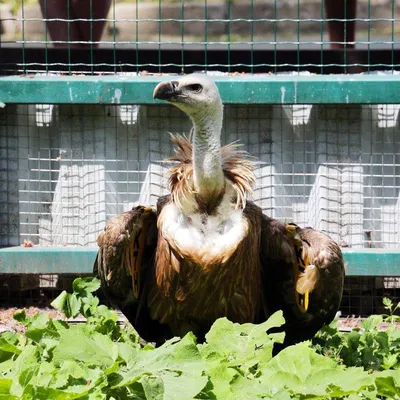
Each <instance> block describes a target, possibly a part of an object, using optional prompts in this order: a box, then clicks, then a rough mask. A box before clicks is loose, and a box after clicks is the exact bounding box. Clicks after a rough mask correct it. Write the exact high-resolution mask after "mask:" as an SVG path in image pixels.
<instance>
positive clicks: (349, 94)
mask: <svg viewBox="0 0 400 400" xmlns="http://www.w3.org/2000/svg"><path fill="white" fill-rule="evenodd" d="M173 78H176V77H174V76H169V77H168V76H162V77H159V76H118V75H116V76H114V75H113V76H35V75H32V76H6V77H0V102H2V103H5V104H10V103H19V104H21V103H28V104H29V103H33V104H40V103H43V102H45V103H47V104H77V103H80V104H157V103H160V101H155V100H153V98H152V93H153V89H154V87H155V86H156V84H157V83H158V82H160V81H162V80H166V79H173ZM213 79H214V80H215V81H216V82H217V85H218V87H219V89H220V92H221V96H222V99H223V101H224V103H226V104H358V103H362V104H380V103H392V104H395V103H400V77H399V76H396V75H309V76H290V75H279V76H274V75H248V76H247V75H246V76H242V75H241V76H215V77H214V78H213Z"/></svg>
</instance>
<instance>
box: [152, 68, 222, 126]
mask: <svg viewBox="0 0 400 400" xmlns="http://www.w3.org/2000/svg"><path fill="white" fill-rule="evenodd" d="M153 98H154V99H159V100H166V101H168V102H169V103H171V104H173V105H175V106H176V107H178V108H180V109H181V110H182V111H183V112H185V113H186V114H187V115H189V117H191V118H192V120H193V121H196V120H197V119H198V118H200V117H201V118H207V117H208V118H211V119H216V118H218V119H222V108H223V106H222V101H221V97H220V95H219V91H218V88H217V85H216V84H215V83H214V82H213V81H212V80H211V79H210V78H208V77H207V76H206V75H201V74H192V75H187V76H184V77H182V78H179V79H177V80H173V81H166V82H161V83H159V84H158V85H157V86H156V88H155V89H154V92H153Z"/></svg>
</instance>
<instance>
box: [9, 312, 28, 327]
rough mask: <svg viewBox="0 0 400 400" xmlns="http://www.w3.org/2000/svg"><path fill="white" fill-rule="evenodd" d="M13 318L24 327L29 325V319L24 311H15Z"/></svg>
mask: <svg viewBox="0 0 400 400" xmlns="http://www.w3.org/2000/svg"><path fill="white" fill-rule="evenodd" d="M13 318H14V319H15V320H16V321H18V322H20V323H21V324H24V325H28V323H29V318H28V317H27V315H26V312H25V310H20V311H17V312H16V313H14V315H13Z"/></svg>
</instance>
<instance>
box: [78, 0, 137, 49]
mask: <svg viewBox="0 0 400 400" xmlns="http://www.w3.org/2000/svg"><path fill="white" fill-rule="evenodd" d="M70 3H71V9H72V11H73V13H74V14H75V15H76V18H82V19H103V18H107V14H108V10H109V9H110V6H111V0H84V1H83V0H70ZM132 7H133V6H132ZM105 26H106V21H96V22H91V21H79V22H78V30H79V34H80V37H81V40H82V41H85V42H89V41H93V42H99V41H100V39H101V35H102V34H103V30H104V27H105ZM86 46H89V45H86ZM92 46H94V47H97V46H98V44H93V45H92Z"/></svg>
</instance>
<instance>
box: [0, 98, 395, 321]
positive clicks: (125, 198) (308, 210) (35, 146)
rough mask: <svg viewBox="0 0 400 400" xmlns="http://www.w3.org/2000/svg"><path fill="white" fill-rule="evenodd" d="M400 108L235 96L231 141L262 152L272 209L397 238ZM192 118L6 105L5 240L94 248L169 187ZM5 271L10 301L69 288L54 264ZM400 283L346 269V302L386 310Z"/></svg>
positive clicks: (372, 239)
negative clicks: (120, 219) (123, 216)
mask: <svg viewBox="0 0 400 400" xmlns="http://www.w3.org/2000/svg"><path fill="white" fill-rule="evenodd" d="M399 109H400V106H397V105H392V106H389V105H386V106H369V105H329V106H327V105H318V106H317V105H314V106H309V105H293V106H289V105H287V106H280V105H279V106H278V105H227V106H226V107H225V111H224V112H225V115H224V121H225V122H224V127H223V132H222V141H223V143H229V142H232V141H235V140H239V141H240V142H242V143H243V145H244V148H245V149H246V150H247V151H249V152H250V154H251V155H253V156H254V157H255V159H254V161H255V163H256V177H257V188H256V190H255V193H254V200H255V201H256V202H257V204H259V205H260V206H261V207H262V208H263V210H264V212H266V213H267V214H268V215H271V216H273V217H275V218H279V219H280V220H286V221H295V222H296V223H298V224H299V225H301V226H307V225H311V226H313V227H315V228H317V229H321V230H323V231H325V232H327V233H328V234H329V235H331V236H332V237H333V238H334V239H335V240H337V241H338V242H339V243H340V244H341V245H342V246H344V247H351V248H355V249H357V248H359V249H361V248H370V247H378V248H398V247H400V237H399V226H398V223H399V222H398V221H399V220H400V218H399V213H400V197H399V189H400V180H399V176H400V170H399V169H400V162H399V161H400V160H399V154H400V151H399V150H400V148H399V147H400V139H399V137H400V135H399V133H400V132H399V129H400V128H399V125H398V122H397V114H398V110H399ZM189 128H190V121H189V119H188V118H187V117H186V116H185V115H184V114H183V113H181V111H179V110H178V109H177V108H174V107H170V106H134V105H130V106H115V105H114V106H105V105H92V106H83V105H72V106H71V105H58V106H49V105H9V106H7V107H6V108H5V109H4V110H2V112H1V114H0V153H1V155H2V158H1V160H2V161H1V162H2V167H1V169H0V189H1V190H0V219H1V221H2V223H1V224H0V227H1V228H0V229H1V231H0V244H1V246H12V245H21V244H22V245H23V244H24V243H25V245H42V246H60V245H61V246H89V247H96V237H97V235H98V232H100V231H101V230H102V229H103V227H104V224H105V222H106V220H108V219H109V218H110V217H111V216H114V215H116V214H118V213H120V212H122V211H125V210H127V209H130V208H131V207H132V206H133V205H134V204H137V203H139V204H154V203H155V202H156V200H157V198H158V197H159V196H160V195H162V194H164V193H166V191H167V188H166V179H167V178H166V176H167V175H166V169H167V168H168V166H169V163H168V162H166V161H165V159H166V158H167V157H168V156H170V155H172V143H171V140H170V137H169V134H168V132H173V133H185V132H188V131H189ZM32 272H35V271H32ZM60 273H62V271H60ZM7 279H8V278H7ZM7 279H6V280H4V277H3V280H2V281H1V282H0V289H1V290H0V292H1V295H0V297H1V299H0V301H3V302H7V299H8V300H9V299H10V297H11V298H12V299H13V301H16V299H20V301H22V300H23V301H28V300H30V301H34V302H35V301H36V302H40V301H45V300H46V299H48V298H52V296H53V297H54V295H55V294H56V293H58V292H59V291H60V290H61V289H64V288H65V287H66V286H65V284H64V286H63V284H62V283H60V282H62V280H61V278H57V277H55V276H49V275H47V276H43V275H33V274H32V275H27V276H25V277H23V278H21V277H20V278H18V277H16V276H14V277H13V279H14V281H11V283H10V281H9V280H7ZM35 285H36V286H35ZM69 285H70V283H69ZM67 286H68V285H67ZM399 286H400V282H399V279H398V278H390V277H387V278H378V277H365V278H361V279H360V278H354V277H348V278H347V280H346V289H345V294H344V299H343V303H342V312H343V313H344V314H346V315H348V314H356V315H367V314H369V313H371V312H377V311H380V310H382V309H381V305H382V301H381V300H382V297H384V296H391V297H393V298H395V299H396V298H398V297H399ZM38 288H39V289H38ZM21 299H22V300H21ZM24 299H25V300H24ZM32 299H33V300H32ZM35 299H36V300H35ZM37 299H39V300H37Z"/></svg>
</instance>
